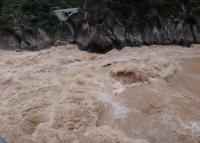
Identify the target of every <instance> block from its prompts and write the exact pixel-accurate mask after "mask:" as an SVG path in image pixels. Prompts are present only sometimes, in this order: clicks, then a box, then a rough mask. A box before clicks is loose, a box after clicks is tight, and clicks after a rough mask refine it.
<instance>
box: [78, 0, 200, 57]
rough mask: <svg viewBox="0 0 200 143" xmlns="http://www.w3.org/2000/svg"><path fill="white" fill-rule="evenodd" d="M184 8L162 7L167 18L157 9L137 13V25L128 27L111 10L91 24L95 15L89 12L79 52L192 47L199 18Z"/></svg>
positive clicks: (198, 36) (199, 37) (182, 5)
mask: <svg viewBox="0 0 200 143" xmlns="http://www.w3.org/2000/svg"><path fill="white" fill-rule="evenodd" d="M187 4H188V3H186V4H185V3H183V2H174V5H171V8H170V7H167V6H168V5H164V6H163V9H161V10H163V11H164V12H165V13H170V14H169V15H162V14H161V13H162V11H161V10H160V9H159V8H160V7H159V5H158V6H157V7H156V6H154V7H151V10H149V11H150V12H149V13H145V12H143V10H139V11H140V12H141V13H142V14H143V15H142V16H141V15H139V14H136V15H135V17H136V18H137V20H136V23H138V24H135V25H132V26H131V27H130V26H129V27H128V26H127V25H126V24H124V23H123V20H124V19H123V18H121V17H120V16H118V14H117V12H115V11H112V10H111V9H110V10H109V12H108V13H107V15H106V17H104V18H103V21H100V22H99V21H95V20H94V21H92V22H91V19H92V18H91V17H94V14H93V13H94V12H93V11H92V12H90V11H89V10H88V12H87V15H88V16H87V20H86V21H85V23H83V26H82V30H81V31H80V34H79V36H78V39H77V42H78V44H79V47H80V49H82V50H88V51H92V52H102V53H104V52H107V51H109V50H111V49H112V48H117V49H121V48H123V47H125V46H141V45H151V44H161V45H166V44H175V45H183V46H190V45H191V44H192V43H200V34H199V32H200V21H199V16H198V15H194V14H193V13H192V9H191V7H189V6H187ZM92 5H94V4H91V3H90V4H89V6H88V9H89V8H91V6H92ZM96 5H97V4H96ZM173 6H174V7H175V8H173ZM103 10H104V9H103V8H102V11H103ZM132 13H134V11H132ZM130 15H131V13H130ZM129 17H131V16H129ZM127 18H128V16H127ZM99 27H100V28H99Z"/></svg>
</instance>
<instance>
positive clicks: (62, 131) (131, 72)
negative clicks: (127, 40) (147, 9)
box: [0, 45, 200, 143]
mask: <svg viewBox="0 0 200 143" xmlns="http://www.w3.org/2000/svg"><path fill="white" fill-rule="evenodd" d="M0 137H2V138H4V139H5V140H6V141H7V142H8V143H199V141H200V45H193V46H192V47H191V48H182V47H179V46H150V47H146V46H144V47H141V48H129V47H127V48H125V49H123V50H121V51H117V50H112V51H110V52H109V53H107V54H94V53H87V52H83V51H79V50H78V48H77V47H76V46H75V45H67V46H62V47H52V48H51V49H48V50H42V51H39V52H29V51H24V52H14V51H4V50H1V51H0Z"/></svg>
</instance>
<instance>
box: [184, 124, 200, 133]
mask: <svg viewBox="0 0 200 143" xmlns="http://www.w3.org/2000/svg"><path fill="white" fill-rule="evenodd" d="M185 128H186V129H190V130H191V131H192V133H200V122H190V123H189V124H187V125H185Z"/></svg>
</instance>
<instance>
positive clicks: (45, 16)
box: [0, 0, 200, 53]
mask: <svg viewBox="0 0 200 143" xmlns="http://www.w3.org/2000/svg"><path fill="white" fill-rule="evenodd" d="M56 6H59V7H57V8H60V9H61V8H70V7H79V8H80V9H81V12H80V13H78V14H77V15H75V16H73V17H71V18H70V19H69V21H68V23H70V24H71V25H72V26H73V28H74V31H75V35H70V34H71V33H70V30H69V28H68V26H67V24H64V23H63V24H61V22H60V21H59V20H58V19H57V18H56V17H55V15H53V14H52V11H53V8H55V7H56ZM0 11H1V13H0V41H1V42H0V48H4V49H15V48H17V49H18V48H19V49H26V50H40V49H44V48H48V47H50V46H52V45H62V44H66V43H72V42H73V43H77V44H78V46H79V48H80V49H81V50H87V51H90V52H99V53H105V52H107V51H109V50H111V49H113V48H117V49H121V48H123V47H125V46H141V45H151V44H161V45H166V44H175V45H183V46H190V45H191V44H192V43H200V34H199V32H200V20H199V18H200V2H199V1H198V0H171V1H167V0H95V1H94V0H85V1H81V0H75V1H73V2H72V1H70V0H66V1H59V2H57V1H51V2H50V1H42V0H38V1H36V0H34V1H29V0H24V1H21V0H16V1H15V2H13V1H11V0H8V1H2V2H0ZM2 29H3V30H2ZM60 41H62V42H60ZM63 41H64V42H63Z"/></svg>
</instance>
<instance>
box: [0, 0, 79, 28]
mask: <svg viewBox="0 0 200 143" xmlns="http://www.w3.org/2000/svg"><path fill="white" fill-rule="evenodd" d="M79 6H80V0H0V30H6V29H8V28H13V25H14V26H15V25H17V26H20V28H21V29H22V30H24V31H27V32H33V31H34V30H35V29H37V28H43V29H45V30H47V31H50V32H51V31H54V30H55V28H56V26H57V23H58V21H57V19H56V18H55V16H54V15H53V13H52V9H53V8H55V7H57V8H69V7H79Z"/></svg>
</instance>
